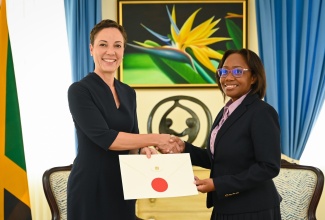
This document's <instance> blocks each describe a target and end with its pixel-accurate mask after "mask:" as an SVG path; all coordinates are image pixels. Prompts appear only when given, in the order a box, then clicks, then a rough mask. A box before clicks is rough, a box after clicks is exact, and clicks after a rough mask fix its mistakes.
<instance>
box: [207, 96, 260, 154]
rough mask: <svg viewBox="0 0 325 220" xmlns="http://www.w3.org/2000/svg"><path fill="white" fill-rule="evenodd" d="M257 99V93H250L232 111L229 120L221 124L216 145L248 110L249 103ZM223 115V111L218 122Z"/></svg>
mask: <svg viewBox="0 0 325 220" xmlns="http://www.w3.org/2000/svg"><path fill="white" fill-rule="evenodd" d="M256 99H258V96H257V94H253V95H250V94H248V95H247V96H246V98H245V99H244V100H243V102H242V103H241V104H240V105H239V106H238V107H237V108H236V109H235V111H234V112H232V114H231V115H230V116H229V117H228V118H227V120H226V121H225V122H224V124H223V125H222V126H221V128H220V130H219V131H218V133H217V136H216V140H215V142H214V147H216V146H218V142H219V141H220V139H221V138H222V136H223V135H224V134H225V132H226V131H227V130H228V129H229V128H230V127H231V126H232V124H234V123H235V122H236V121H237V120H238V119H239V118H240V117H241V116H242V115H243V114H244V113H245V112H246V111H247V109H248V108H249V105H250V104H251V103H252V102H254V101H255V100H256ZM218 116H220V113H219V114H218ZM221 117H222V113H221V116H220V117H219V120H218V122H219V121H220V119H221ZM217 118H218V117H217ZM216 121H217V120H216ZM216 121H215V123H216ZM215 126H216V125H215ZM210 134H211V133H210ZM210 153H211V150H210Z"/></svg>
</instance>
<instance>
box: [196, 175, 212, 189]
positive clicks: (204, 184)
mask: <svg viewBox="0 0 325 220" xmlns="http://www.w3.org/2000/svg"><path fill="white" fill-rule="evenodd" d="M194 180H195V181H194V183H195V185H196V188H197V190H198V191H199V192H201V193H207V192H211V191H214V190H215V187H214V183H213V180H212V179H211V178H209V179H203V180H200V179H199V178H198V177H196V176H195V177H194Z"/></svg>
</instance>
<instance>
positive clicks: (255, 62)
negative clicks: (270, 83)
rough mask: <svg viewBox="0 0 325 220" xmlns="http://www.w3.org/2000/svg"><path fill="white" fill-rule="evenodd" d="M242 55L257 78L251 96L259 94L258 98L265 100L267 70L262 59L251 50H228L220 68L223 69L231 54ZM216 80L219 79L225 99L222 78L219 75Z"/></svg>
mask: <svg viewBox="0 0 325 220" xmlns="http://www.w3.org/2000/svg"><path fill="white" fill-rule="evenodd" d="M234 53H237V54H240V55H241V56H242V57H243V58H244V60H245V62H246V63H247V65H248V67H249V69H250V70H251V73H252V74H253V76H255V77H256V82H255V83H254V84H253V85H252V90H251V94H257V95H258V97H259V98H260V99H263V97H264V96H265V92H266V76H265V69H264V66H263V63H262V61H261V59H260V58H259V56H258V55H257V54H256V53H255V52H253V51H251V50H249V49H245V48H244V49H240V50H227V51H226V52H225V54H224V55H223V57H222V59H221V61H220V63H219V66H218V68H222V67H223V64H224V63H225V60H226V59H227V58H228V57H229V56H230V55H231V54H234ZM216 79H217V84H218V86H219V88H220V91H221V93H222V95H223V97H224V99H225V98H226V94H225V93H224V91H223V90H222V89H221V88H222V87H221V84H220V77H219V75H218V74H216Z"/></svg>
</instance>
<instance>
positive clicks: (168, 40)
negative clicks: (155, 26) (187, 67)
mask: <svg viewBox="0 0 325 220" xmlns="http://www.w3.org/2000/svg"><path fill="white" fill-rule="evenodd" d="M141 26H142V27H144V28H145V29H146V30H147V31H149V32H150V33H151V34H153V35H154V36H155V37H157V38H158V39H160V40H161V41H163V42H165V43H167V44H170V39H169V38H168V37H166V36H163V35H161V34H158V33H156V32H154V31H153V30H151V29H149V28H147V27H146V26H144V25H143V24H141Z"/></svg>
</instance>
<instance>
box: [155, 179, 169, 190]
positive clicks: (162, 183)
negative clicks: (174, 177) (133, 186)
mask: <svg viewBox="0 0 325 220" xmlns="http://www.w3.org/2000/svg"><path fill="white" fill-rule="evenodd" d="M151 186H152V188H153V189H154V190H156V191H157V192H165V191H166V190H167V188H168V183H167V181H166V180H165V179H163V178H155V179H153V180H152V181H151Z"/></svg>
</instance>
